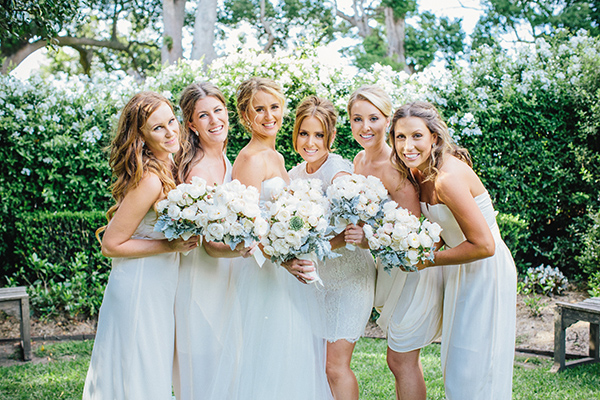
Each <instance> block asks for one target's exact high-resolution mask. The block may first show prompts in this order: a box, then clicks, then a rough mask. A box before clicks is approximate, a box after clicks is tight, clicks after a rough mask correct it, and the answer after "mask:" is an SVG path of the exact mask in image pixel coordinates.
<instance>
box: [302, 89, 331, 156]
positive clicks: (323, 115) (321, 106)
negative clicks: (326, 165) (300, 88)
mask: <svg viewBox="0 0 600 400" xmlns="http://www.w3.org/2000/svg"><path fill="white" fill-rule="evenodd" d="M337 116H338V114H337V110H336V109H335V107H334V105H333V103H332V102H331V101H329V100H327V99H324V98H321V97H317V96H308V97H307V98H305V99H304V100H302V103H300V105H299V106H298V108H296V121H295V122H294V130H293V132H292V143H293V145H294V150H296V151H298V148H297V146H296V141H297V139H298V132H299V131H300V126H301V125H302V122H303V121H304V120H305V119H306V118H309V117H315V118H316V119H318V120H319V121H320V122H321V126H322V127H323V134H324V136H325V137H324V139H325V146H326V148H327V151H331V142H333V138H334V135H335V124H336V122H337Z"/></svg>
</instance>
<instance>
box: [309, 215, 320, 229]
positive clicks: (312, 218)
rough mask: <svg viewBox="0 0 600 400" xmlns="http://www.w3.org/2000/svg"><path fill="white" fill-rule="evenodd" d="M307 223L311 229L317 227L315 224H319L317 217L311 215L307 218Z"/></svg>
mask: <svg viewBox="0 0 600 400" xmlns="http://www.w3.org/2000/svg"><path fill="white" fill-rule="evenodd" d="M308 223H309V224H310V226H312V227H315V226H317V224H318V223H319V217H317V216H315V215H311V216H310V217H308Z"/></svg>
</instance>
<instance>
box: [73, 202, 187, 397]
mask: <svg viewBox="0 0 600 400" xmlns="http://www.w3.org/2000/svg"><path fill="white" fill-rule="evenodd" d="M155 222H156V213H155V212H154V210H150V211H149V212H148V213H147V214H146V216H145V217H144V219H143V220H142V222H141V223H140V225H139V226H138V228H137V229H136V231H135V233H134V235H133V236H132V238H134V239H164V236H163V234H162V233H161V232H154V223H155ZM178 270H179V253H164V254H158V255H155V256H149V257H139V258H113V260H112V269H111V272H110V277H109V279H108V284H107V285H106V289H105V291H104V299H103V300H102V306H101V307H100V314H99V316H98V329H97V331H96V339H95V341H94V349H93V351H92V359H91V361H90V366H89V369H88V373H87V377H86V380H85V387H84V390H83V399H84V400H87V399H96V400H106V399H111V400H113V399H114V400H170V399H171V397H172V396H171V377H172V370H173V347H174V342H175V316H174V312H173V308H174V306H175V292H176V289H177V276H178Z"/></svg>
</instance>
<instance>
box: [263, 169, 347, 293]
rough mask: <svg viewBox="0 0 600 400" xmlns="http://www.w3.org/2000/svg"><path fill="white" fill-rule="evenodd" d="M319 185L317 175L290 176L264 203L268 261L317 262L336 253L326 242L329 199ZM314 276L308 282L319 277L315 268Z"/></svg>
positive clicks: (327, 239) (264, 247)
mask: <svg viewBox="0 0 600 400" xmlns="http://www.w3.org/2000/svg"><path fill="white" fill-rule="evenodd" d="M321 185H322V183H321V181H320V180H318V179H296V180H293V181H292V182H291V183H290V185H289V186H287V187H286V188H284V189H283V190H281V191H280V192H278V193H274V196H273V199H272V201H271V202H268V203H266V204H265V208H266V209H265V218H266V219H267V221H268V222H269V225H270V230H269V233H268V234H266V235H264V236H263V237H262V240H261V243H262V245H263V251H264V252H265V254H267V255H268V256H269V257H270V258H271V261H273V262H276V263H279V264H281V263H283V262H286V261H289V260H291V259H293V258H298V259H310V260H311V261H313V262H316V260H324V259H326V258H335V257H338V256H339V255H338V254H337V253H334V252H333V251H332V250H331V245H330V243H329V239H330V237H329V236H328V235H327V227H328V222H327V221H328V215H327V209H328V203H327V199H326V198H325V196H324V195H323V191H322V189H321ZM315 268H316V264H315ZM314 277H315V279H313V280H311V281H310V282H320V281H321V279H320V278H319V276H318V274H317V273H316V269H315V274H314Z"/></svg>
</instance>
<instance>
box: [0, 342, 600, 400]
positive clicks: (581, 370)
mask: <svg viewBox="0 0 600 400" xmlns="http://www.w3.org/2000/svg"><path fill="white" fill-rule="evenodd" d="M92 345H93V341H89V340H88V341H83V342H64V343H57V344H51V345H47V346H45V347H44V348H37V349H36V350H35V353H36V356H38V357H48V358H49V359H50V362H48V363H44V364H32V363H27V364H21V365H15V366H11V367H0V400H33V399H35V400H38V399H39V400H47V399H81V392H82V390H83V381H84V379H85V374H86V372H87V367H88V363H89V360H90V356H91V353H92ZM385 351H386V342H385V340H381V339H365V338H363V339H361V340H359V342H358V344H357V346H356V350H355V352H354V357H353V359H352V368H353V369H354V371H355V372H356V376H357V378H358V381H359V385H360V398H361V400H362V399H365V400H375V399H377V400H379V399H393V398H394V381H393V377H392V374H391V372H390V371H389V370H388V368H387V365H386V362H385ZM421 361H422V363H423V370H424V373H425V381H426V384H427V394H428V396H427V397H428V399H432V400H435V399H444V382H443V378H442V370H441V367H440V346H439V345H437V344H432V345H430V346H427V347H426V348H424V349H423V351H422V352H421ZM551 366H552V360H549V359H545V358H536V357H529V358H528V357H520V356H517V358H516V363H515V370H514V382H513V399H515V400H530V399H531V400H533V399H539V400H591V399H600V364H591V365H584V366H580V367H576V368H571V369H568V370H567V371H565V372H561V373H559V374H554V373H551V372H550V367H551Z"/></svg>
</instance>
